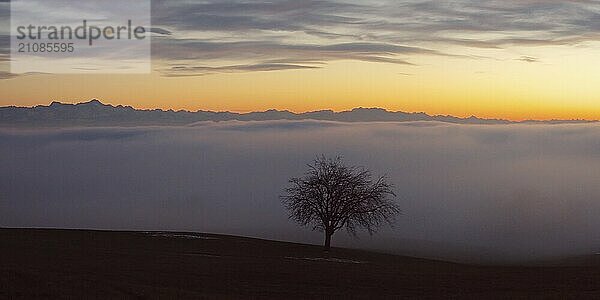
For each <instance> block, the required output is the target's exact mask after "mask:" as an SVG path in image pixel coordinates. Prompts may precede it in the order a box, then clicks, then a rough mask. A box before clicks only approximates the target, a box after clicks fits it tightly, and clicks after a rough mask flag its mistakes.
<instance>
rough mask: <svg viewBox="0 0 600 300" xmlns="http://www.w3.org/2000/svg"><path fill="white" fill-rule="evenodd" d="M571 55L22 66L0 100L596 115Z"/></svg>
mask: <svg viewBox="0 0 600 300" xmlns="http://www.w3.org/2000/svg"><path fill="white" fill-rule="evenodd" d="M582 52H583V51H582ZM586 53H587V55H588V56H590V57H587V58H586V57H584V56H585V55H586ZM557 55H560V53H559V54H557ZM548 57H551V55H549V54H548ZM571 57H572V58H571V59H570V60H569V59H568V58H565V57H562V58H561V59H557V60H556V62H554V63H552V62H548V63H524V62H522V61H516V60H510V59H506V60H503V61H489V60H469V59H462V58H448V57H434V58H432V57H425V56H424V57H421V61H420V62H419V65H416V66H398V65H396V64H386V63H369V62H356V61H336V62H331V63H329V64H328V65H327V66H325V67H323V68H320V69H310V70H284V71H272V72H250V73H233V74H232V73H227V74H213V75H206V76H195V77H163V76H162V75H161V74H159V73H153V74H150V75H28V76H21V77H17V78H12V79H6V80H0V106H9V105H17V106H34V105H40V104H42V105H47V104H48V103H50V102H51V101H60V102H65V103H77V102H83V101H88V100H90V99H93V98H97V99H100V100H101V101H103V102H105V103H110V104H114V105H118V104H122V105H130V106H133V107H136V108H144V109H154V108H161V109H174V110H179V109H184V110H190V111H195V110H214V111H225V110H227V111H234V112H248V111H261V110H267V109H280V110H290V111H294V112H305V111H313V110H320V109H332V110H335V111H341V110H348V109H352V108H355V107H381V108H385V109H388V110H393V111H407V112H426V113H428V114H450V115H454V116H458V117H468V116H471V115H475V116H478V117H482V118H503V119H510V120H524V119H539V120H547V119H589V120H597V119H600V82H598V81H599V80H598V79H596V78H595V77H594V76H593V74H594V72H595V70H598V69H600V60H596V61H593V60H591V59H592V58H595V56H594V54H592V53H590V52H589V51H586V52H585V53H579V54H578V56H575V55H572V56H571ZM576 70H577V71H576Z"/></svg>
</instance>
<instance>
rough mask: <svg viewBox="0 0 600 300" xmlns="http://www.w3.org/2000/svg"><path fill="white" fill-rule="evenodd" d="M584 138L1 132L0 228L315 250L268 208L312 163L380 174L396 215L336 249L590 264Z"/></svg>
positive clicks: (588, 165)
mask: <svg viewBox="0 0 600 300" xmlns="http://www.w3.org/2000/svg"><path fill="white" fill-rule="evenodd" d="M598 132H599V131H598V128H597V125H594V124H587V125H581V124H580V125H508V126H496V125H490V126H470V125H449V124H444V123H435V122H415V123H358V124H354V123H352V124H349V123H336V122H319V121H273V122H221V123H211V122H203V123H200V124H196V125H195V126H194V127H140V128H88V129H85V128H73V129H45V130H41V129H40V130H16V131H15V130H8V129H0V165H2V168H0V212H1V215H2V218H1V219H0V226H26V227H40V226H43V227H76V228H82V227H83V228H108V229H140V230H146V229H158V230H192V231H208V232H219V233H230V234H240V235H251V236H259V237H264V238H276V239H283V240H292V241H299V242H314V243H320V241H321V236H320V235H319V234H318V233H312V232H310V231H309V230H307V229H302V228H299V227H297V226H296V225H295V224H292V223H290V221H289V220H288V219H287V216H286V212H285V211H284V209H283V207H282V206H281V205H280V203H279V199H278V196H279V195H280V194H281V192H282V190H283V188H284V187H285V186H286V185H287V182H286V181H287V178H289V177H292V176H298V175H300V174H302V173H303V172H304V170H305V167H306V163H307V162H310V161H311V160H312V159H313V158H314V157H315V156H316V155H318V154H321V153H324V154H327V155H338V154H340V155H343V156H344V157H345V158H346V160H347V161H349V162H351V163H354V164H358V165H364V166H367V167H369V168H370V169H372V171H373V172H374V173H375V174H384V173H386V174H388V175H389V176H390V178H391V180H392V181H393V183H394V184H395V186H396V190H397V193H398V194H399V197H398V201H399V204H400V206H401V208H402V209H403V212H404V214H403V215H402V216H401V217H399V218H398V220H397V222H396V225H395V227H394V228H393V229H385V230H383V231H382V232H380V233H379V234H378V235H376V236H374V237H369V236H368V235H366V234H364V233H362V234H359V236H360V239H359V240H353V239H351V238H350V237H348V236H346V235H345V234H344V233H341V234H338V235H336V236H335V238H334V243H335V244H336V245H344V246H351V247H360V248H369V249H379V250H385V251H392V252H395V253H401V254H411V255H420V256H421V255H424V256H433V257H443V258H454V259H480V258H482V257H484V258H487V259H496V260H520V259H538V258H545V257H551V256H560V255H579V254H592V253H594V252H597V251H598V249H599V248H598V247H600V240H599V239H598V238H597V234H596V229H597V228H598V227H600V220H599V219H598V218H597V212H598V211H599V210H600V203H598V201H596V200H597V195H599V194H600V187H598V184H597V178H598V165H599V164H600V152H598V146H599V145H598V141H599V140H600V135H599V133H598Z"/></svg>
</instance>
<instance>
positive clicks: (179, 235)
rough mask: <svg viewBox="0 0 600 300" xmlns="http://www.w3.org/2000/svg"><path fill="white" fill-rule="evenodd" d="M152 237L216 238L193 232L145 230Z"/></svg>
mask: <svg viewBox="0 0 600 300" xmlns="http://www.w3.org/2000/svg"><path fill="white" fill-rule="evenodd" d="M145 234H149V235H150V236H152V237H166V238H181V239H200V240H218V238H215V237H209V236H201V235H194V234H177V233H162V232H145Z"/></svg>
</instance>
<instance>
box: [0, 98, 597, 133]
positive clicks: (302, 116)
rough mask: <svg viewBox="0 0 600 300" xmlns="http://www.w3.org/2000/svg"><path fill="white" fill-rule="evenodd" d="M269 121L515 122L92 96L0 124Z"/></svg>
mask: <svg viewBox="0 0 600 300" xmlns="http://www.w3.org/2000/svg"><path fill="white" fill-rule="evenodd" d="M232 120H238V121H270V120H322V121H338V122H407V121H438V122H447V123H456V124H511V123H515V122H511V121H507V120H500V119H480V118H477V117H469V118H458V117H453V116H441V115H438V116H430V115H428V114H425V113H406V112H391V111H387V110H385V109H381V108H355V109H353V110H351V111H343V112H334V111H332V110H321V111H314V112H306V113H293V112H289V111H279V110H268V111H264V112H251V113H232V112H213V111H197V112H189V111H183V110H181V111H173V110H167V111H165V110H160V109H155V110H139V109H134V108H132V107H131V106H122V105H119V106H113V105H107V104H103V103H102V102H100V101H98V100H92V101H89V102H85V103H79V104H63V103H59V102H52V103H51V104H50V105H49V106H44V105H39V106H35V107H15V106H10V107H1V108H0V126H3V127H57V126H144V125H157V126H160V125H169V126H176V125H188V124H192V123H195V122H202V121H232ZM525 122H526V123H553V124H556V123H585V122H591V121H584V120H564V121H563V120H556V121H544V122H542V121H525Z"/></svg>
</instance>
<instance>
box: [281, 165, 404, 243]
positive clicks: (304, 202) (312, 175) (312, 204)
mask: <svg viewBox="0 0 600 300" xmlns="http://www.w3.org/2000/svg"><path fill="white" fill-rule="evenodd" d="M386 179H387V178H386V177H385V176H382V177H378V178H377V179H372V175H371V172H370V171H369V170H367V169H365V168H362V167H357V166H347V165H346V164H345V163H344V161H343V159H342V158H340V157H337V158H335V159H332V158H327V157H325V156H321V157H318V158H317V159H315V160H314V162H313V163H312V164H309V165H308V171H307V172H306V174H305V175H304V176H303V177H300V178H292V179H290V186H289V187H288V188H286V189H285V195H283V196H281V199H282V202H283V204H284V205H285V207H286V208H287V210H288V211H289V213H290V218H291V219H293V220H295V221H296V222H298V223H299V224H301V225H303V226H312V228H313V230H319V231H321V232H323V233H324V234H325V243H324V249H325V251H326V252H329V250H330V247H331V237H332V236H333V234H334V233H335V232H336V231H337V230H339V229H342V228H346V230H347V231H348V232H349V233H350V234H352V235H353V236H356V230H357V229H358V228H362V229H366V230H367V231H368V232H369V234H373V233H374V232H376V231H377V229H378V228H379V227H380V226H381V225H383V224H384V223H387V224H389V225H392V221H393V218H394V216H395V215H396V214H398V213H399V212H400V210H399V208H398V206H397V205H396V203H395V202H394V201H393V198H394V197H395V196H396V194H394V191H393V186H392V185H391V184H389V183H388V182H387V180H386Z"/></svg>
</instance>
